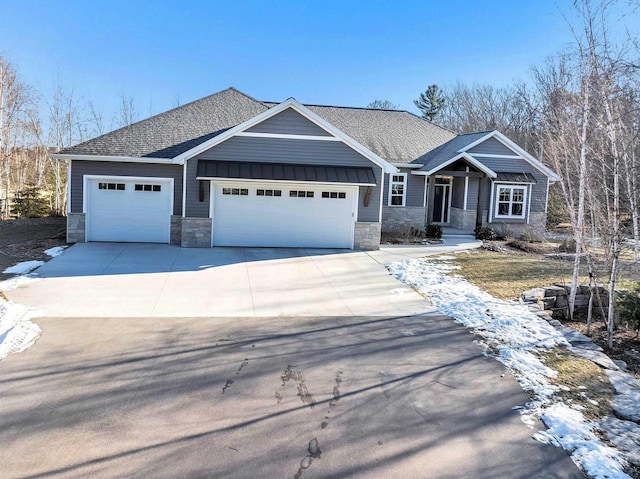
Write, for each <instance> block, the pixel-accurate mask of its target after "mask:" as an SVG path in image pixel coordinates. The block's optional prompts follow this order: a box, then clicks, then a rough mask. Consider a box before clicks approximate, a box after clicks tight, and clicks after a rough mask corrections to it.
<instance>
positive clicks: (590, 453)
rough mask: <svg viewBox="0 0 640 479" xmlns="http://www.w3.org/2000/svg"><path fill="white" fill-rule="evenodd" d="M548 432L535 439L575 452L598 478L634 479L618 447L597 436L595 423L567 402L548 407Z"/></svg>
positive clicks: (544, 416) (576, 459)
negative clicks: (602, 440) (628, 473)
mask: <svg viewBox="0 0 640 479" xmlns="http://www.w3.org/2000/svg"><path fill="white" fill-rule="evenodd" d="M542 420H543V421H544V423H545V424H546V425H547V427H548V429H547V430H546V431H540V432H538V433H536V434H534V439H537V440H538V441H540V442H543V443H546V444H554V445H557V446H561V447H562V448H563V449H565V450H567V451H569V452H571V458H572V459H573V461H574V462H575V463H576V464H578V465H579V466H581V467H582V469H583V470H585V471H586V472H587V474H589V476H590V477H593V478H595V479H630V476H628V475H627V474H625V473H624V470H623V468H624V467H625V466H626V461H625V459H624V458H623V457H622V455H621V454H620V452H618V451H617V450H616V449H615V448H613V447H610V446H607V445H605V444H603V443H602V442H601V441H600V440H599V439H598V437H597V436H596V435H595V433H594V430H595V429H596V427H597V426H596V425H595V424H591V423H590V422H588V421H587V420H586V419H585V418H584V416H583V415H582V413H581V412H579V411H576V410H575V409H573V408H571V407H569V406H567V405H566V404H563V403H561V402H560V403H556V404H552V405H550V406H548V407H547V408H546V409H545V411H544V412H543V413H542Z"/></svg>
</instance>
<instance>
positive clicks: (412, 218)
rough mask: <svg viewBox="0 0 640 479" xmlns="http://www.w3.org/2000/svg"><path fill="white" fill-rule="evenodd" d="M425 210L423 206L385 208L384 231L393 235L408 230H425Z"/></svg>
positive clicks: (383, 209) (383, 211)
mask: <svg viewBox="0 0 640 479" xmlns="http://www.w3.org/2000/svg"><path fill="white" fill-rule="evenodd" d="M425 209H426V208H423V207H421V206H383V207H382V231H384V232H385V233H392V232H398V231H401V230H403V229H406V228H418V229H421V230H422V229H424V227H425V223H424V215H425Z"/></svg>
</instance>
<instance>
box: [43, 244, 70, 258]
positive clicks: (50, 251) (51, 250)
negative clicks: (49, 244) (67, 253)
mask: <svg viewBox="0 0 640 479" xmlns="http://www.w3.org/2000/svg"><path fill="white" fill-rule="evenodd" d="M65 249H67V247H66V246H56V247H55V248H49V249H48V250H45V252H44V254H46V255H48V256H51V257H52V258H55V257H56V256H60V255H61V254H62V252H63V251H64V250H65Z"/></svg>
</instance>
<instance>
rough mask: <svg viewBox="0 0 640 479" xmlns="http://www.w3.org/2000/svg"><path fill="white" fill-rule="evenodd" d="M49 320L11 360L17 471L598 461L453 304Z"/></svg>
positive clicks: (545, 470)
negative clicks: (398, 311)
mask: <svg viewBox="0 0 640 479" xmlns="http://www.w3.org/2000/svg"><path fill="white" fill-rule="evenodd" d="M38 323H39V324H40V325H41V326H42V328H43V330H44V332H43V335H42V337H41V338H40V339H39V340H38V342H37V343H36V344H35V345H34V346H32V347H31V348H30V349H28V350H27V351H25V352H23V353H20V354H14V355H11V356H9V357H8V358H7V359H6V360H4V361H2V362H1V363H0V383H1V385H0V387H1V388H2V401H1V403H0V424H2V427H0V444H1V445H2V447H0V476H2V477H7V478H49V477H51V478H61V477H65V478H86V477H95V478H107V477H108V478H116V477H117V478H120V477H127V478H149V477H154V478H175V477H181V478H214V477H215V478H291V479H294V478H298V479H300V478H302V479H310V478H345V477H358V478H381V477H384V478H409V477H410V478H440V479H442V478H454V477H455V478H460V477H473V478H487V479H488V478H492V479H495V478H509V479H517V478H527V479H532V478H545V479H546V478H554V477H558V478H560V477H562V478H568V477H571V478H574V477H575V478H577V477H582V476H581V475H580V473H579V472H578V470H577V469H576V468H575V466H574V465H573V463H572V462H571V461H570V459H569V458H568V456H567V455H566V454H565V453H564V452H563V451H562V450H561V449H558V448H554V447H552V446H548V445H543V444H540V443H538V442H536V441H534V440H533V439H531V434H532V433H533V432H534V431H533V430H530V429H527V427H525V425H524V424H523V423H522V422H521V420H520V418H519V414H518V413H517V412H516V411H514V410H513V407H514V406H518V405H522V404H524V403H525V402H526V401H527V399H528V398H527V397H526V395H525V394H524V393H523V392H522V390H521V389H520V387H519V386H518V384H517V383H516V381H515V380H514V378H513V377H512V376H511V375H510V374H509V373H507V372H506V371H505V370H504V368H503V367H502V366H501V365H500V363H498V362H497V361H495V360H493V359H490V358H487V357H486V356H484V355H483V354H482V351H481V349H480V347H479V346H478V345H476V344H474V343H473V342H472V336H471V335H470V334H469V333H468V332H467V331H465V330H464V329H463V328H461V327H459V326H457V325H456V324H454V323H453V321H451V320H450V319H447V318H444V317H441V316H411V317H382V316H376V317H358V316H345V317H329V318H321V317H316V318H310V317H307V318H304V317H300V318H290V317H287V318H249V317H247V318H236V319H222V318H219V319H207V318H179V319H172V318H161V319H160V318H140V319H131V318H92V319H80V318H65V319H56V318H44V319H40V320H38Z"/></svg>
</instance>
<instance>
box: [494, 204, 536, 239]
mask: <svg viewBox="0 0 640 479" xmlns="http://www.w3.org/2000/svg"><path fill="white" fill-rule="evenodd" d="M485 212H486V210H485ZM486 218H487V217H486V215H485V216H484V218H483V222H482V223H483V226H490V227H491V228H493V229H494V230H496V231H506V232H508V233H509V235H514V236H519V235H521V234H522V233H524V232H525V231H530V232H534V233H536V234H538V235H544V232H545V230H546V228H547V214H546V213H545V212H539V213H530V217H529V223H509V222H507V221H495V220H494V222H493V223H487V222H486Z"/></svg>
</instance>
